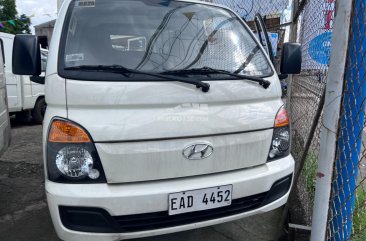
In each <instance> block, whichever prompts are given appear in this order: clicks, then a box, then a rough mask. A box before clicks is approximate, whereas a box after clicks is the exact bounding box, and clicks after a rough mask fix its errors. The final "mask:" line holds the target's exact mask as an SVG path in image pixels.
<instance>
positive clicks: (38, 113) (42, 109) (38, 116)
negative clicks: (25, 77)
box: [32, 98, 47, 124]
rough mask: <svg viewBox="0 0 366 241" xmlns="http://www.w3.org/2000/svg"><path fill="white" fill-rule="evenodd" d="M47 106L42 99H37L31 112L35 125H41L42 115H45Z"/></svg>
mask: <svg viewBox="0 0 366 241" xmlns="http://www.w3.org/2000/svg"><path fill="white" fill-rule="evenodd" d="M46 108H47V104H46V101H45V99H44V98H41V99H38V100H37V102H36V104H35V106H34V109H33V110H32V118H33V122H34V123H36V124H42V122H43V118H44V114H45V113H46Z"/></svg>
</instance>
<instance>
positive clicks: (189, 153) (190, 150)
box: [183, 144, 214, 160]
mask: <svg viewBox="0 0 366 241" xmlns="http://www.w3.org/2000/svg"><path fill="white" fill-rule="evenodd" d="M213 150H214V149H213V147H212V146H211V145H209V144H193V145H190V146H187V147H186V148H184V150H183V156H184V157H185V158H187V159H189V160H201V159H205V158H207V157H209V156H211V154H212V153H213Z"/></svg>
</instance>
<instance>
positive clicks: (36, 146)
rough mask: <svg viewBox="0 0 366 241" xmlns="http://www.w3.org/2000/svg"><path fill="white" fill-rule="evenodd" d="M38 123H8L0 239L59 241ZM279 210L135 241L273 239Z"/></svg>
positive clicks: (0, 175)
mask: <svg viewBox="0 0 366 241" xmlns="http://www.w3.org/2000/svg"><path fill="white" fill-rule="evenodd" d="M41 142H42V127H41V126H38V125H21V124H18V123H16V122H12V143H11V146H10V148H9V149H8V151H7V152H6V153H5V154H4V155H3V156H2V157H1V158H0V240H1V241H59V240H60V239H58V238H57V235H56V234H55V231H54V229H53V226H52V222H51V219H50V216H49V213H48V209H47V203H46V200H45V193H44V183H43V179H44V175H43V167H42V165H41V160H42V149H41ZM280 217H281V210H280V209H278V210H275V211H273V212H270V213H266V214H263V215H258V216H254V217H250V218H247V219H243V220H240V221H236V222H231V223H227V224H221V225H217V226H213V227H208V228H203V229H197V230H192V231H187V232H182V233H176V234H170V235H164V236H159V237H151V238H145V239H139V241H206V240H207V241H245V240H247V241H252V240H253V241H272V240H273V241H275V240H277V237H278V236H279V233H280V231H281V230H279V228H278V224H279V222H280Z"/></svg>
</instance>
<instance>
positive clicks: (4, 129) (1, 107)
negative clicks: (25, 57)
mask: <svg viewBox="0 0 366 241" xmlns="http://www.w3.org/2000/svg"><path fill="white" fill-rule="evenodd" d="M4 60H5V58H4V44H3V42H2V40H1V39H0V156H1V155H2V154H3V153H4V152H5V151H6V149H7V148H8V146H9V143H10V119H9V113H8V100H7V95H6V82H5V70H4Z"/></svg>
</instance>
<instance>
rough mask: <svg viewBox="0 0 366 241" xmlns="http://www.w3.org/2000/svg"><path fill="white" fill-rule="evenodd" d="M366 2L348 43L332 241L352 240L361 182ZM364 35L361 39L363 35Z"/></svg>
mask: <svg viewBox="0 0 366 241" xmlns="http://www.w3.org/2000/svg"><path fill="white" fill-rule="evenodd" d="M365 5H366V0H354V5H353V8H354V13H353V17H352V20H351V34H350V41H349V45H348V46H349V48H348V49H349V58H348V59H349V61H348V65H347V69H346V86H345V88H346V90H347V91H345V92H344V98H343V107H344V108H343V113H342V117H341V124H340V125H341V126H340V129H341V130H343V131H342V132H341V134H340V136H339V144H338V148H339V150H340V155H339V157H338V159H337V161H336V165H335V173H337V176H336V178H335V180H334V184H333V193H334V194H335V195H336V196H337V198H334V200H333V205H332V211H333V212H332V213H333V214H334V215H333V217H332V219H331V222H330V229H331V230H332V232H333V236H332V239H331V240H337V241H338V240H350V239H351V235H352V224H353V212H354V211H355V199H356V191H355V190H356V187H357V183H358V180H357V179H358V171H359V170H358V162H359V160H360V159H359V156H360V153H361V145H362V138H361V137H360V135H361V134H362V131H363V127H364V120H365V112H364V103H363V102H364V100H365V99H366V82H365V81H364V77H365V71H364V70H365V69H364V68H362V67H361V66H363V65H364V64H365V63H364V60H363V56H364V55H365V51H366V50H365V49H364V47H365V46H366V39H365V38H364V37H363V35H364V33H365V32H364V31H365V30H364V29H365V27H364V24H365V23H364V11H365ZM360 35H361V36H360Z"/></svg>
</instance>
